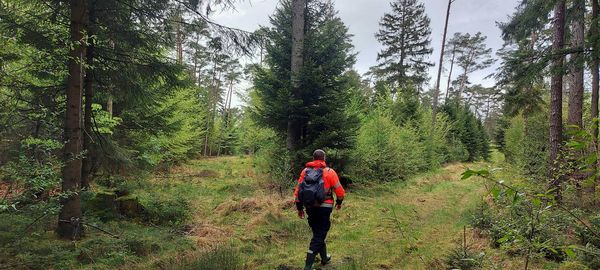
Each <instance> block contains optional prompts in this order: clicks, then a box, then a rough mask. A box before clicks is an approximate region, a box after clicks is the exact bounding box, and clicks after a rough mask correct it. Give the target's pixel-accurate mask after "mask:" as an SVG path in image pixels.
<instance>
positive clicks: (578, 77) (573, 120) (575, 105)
mask: <svg viewBox="0 0 600 270" xmlns="http://www.w3.org/2000/svg"><path fill="white" fill-rule="evenodd" d="M573 11H574V12H573V22H572V25H571V29H572V32H573V37H572V41H571V47H572V49H573V50H576V51H577V52H575V53H573V54H571V76H572V79H571V89H570V91H569V117H568V122H567V123H568V124H569V126H574V127H575V126H576V127H577V129H578V130H580V129H581V128H582V127H583V87H584V86H583V70H584V64H585V60H584V57H583V49H584V38H585V34H584V32H585V25H584V23H585V22H584V20H585V0H574V1H573Z"/></svg>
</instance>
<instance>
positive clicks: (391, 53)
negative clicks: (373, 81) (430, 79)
mask: <svg viewBox="0 0 600 270" xmlns="http://www.w3.org/2000/svg"><path fill="white" fill-rule="evenodd" d="M390 6H391V8H392V11H391V12H390V13H386V14H385V15H384V16H383V18H382V19H381V21H380V23H379V25H380V27H381V28H380V30H379V32H378V33H377V34H376V35H375V36H376V37H377V39H378V40H379V42H381V44H382V45H383V46H384V49H383V50H382V51H381V52H380V53H379V54H378V55H377V60H378V61H380V64H379V66H378V67H379V69H380V74H382V75H383V77H384V78H385V79H386V81H388V83H390V84H391V85H392V86H393V87H395V88H398V89H401V90H403V89H405V88H411V87H410V86H413V87H412V88H413V89H417V90H422V86H423V84H424V83H425V82H426V80H427V68H428V67H429V66H431V64H430V63H428V62H427V61H426V60H427V57H428V56H429V55H430V54H431V53H432V52H433V49H432V48H431V46H430V44H431V37H430V36H431V28H430V26H429V24H430V19H429V17H427V14H426V13H425V6H424V5H423V4H422V3H419V2H418V0H395V1H394V2H392V3H390Z"/></svg>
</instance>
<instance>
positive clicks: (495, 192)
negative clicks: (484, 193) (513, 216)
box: [490, 186, 500, 200]
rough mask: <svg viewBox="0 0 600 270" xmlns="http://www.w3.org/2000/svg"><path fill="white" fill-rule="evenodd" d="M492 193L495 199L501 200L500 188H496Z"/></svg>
mask: <svg viewBox="0 0 600 270" xmlns="http://www.w3.org/2000/svg"><path fill="white" fill-rule="evenodd" d="M490 192H491V193H492V196H493V197H494V199H496V200H497V199H499V198H500V188H499V187H498V186H494V187H493V188H492V190H491V191H490Z"/></svg>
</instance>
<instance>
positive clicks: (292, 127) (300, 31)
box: [286, 0, 306, 151]
mask: <svg viewBox="0 0 600 270" xmlns="http://www.w3.org/2000/svg"><path fill="white" fill-rule="evenodd" d="M305 8H306V0H292V59H291V73H292V78H291V80H292V94H291V97H290V98H291V100H292V101H297V100H299V99H300V98H301V97H300V96H299V94H298V92H299V90H300V89H299V88H300V83H301V82H300V72H301V70H302V66H303V65H304V23H305V19H304V16H305V14H304V11H305ZM301 129H302V123H301V121H300V119H299V116H298V115H290V116H288V124H287V140H286V144H287V149H288V150H290V151H294V150H296V149H297V148H298V144H299V141H300V133H301Z"/></svg>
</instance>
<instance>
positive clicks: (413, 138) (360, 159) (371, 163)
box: [350, 112, 427, 182]
mask: <svg viewBox="0 0 600 270" xmlns="http://www.w3.org/2000/svg"><path fill="white" fill-rule="evenodd" d="M418 139H419V136H418V134H417V132H416V131H415V130H414V129H412V128H410V127H403V128H400V127H398V126H396V124H395V123H394V121H393V120H392V119H391V117H390V116H389V115H388V114H386V113H383V112H375V113H372V114H371V115H369V116H368V117H367V119H365V123H364V124H363V125H362V126H361V128H360V130H359V132H358V137H357V141H356V149H355V151H354V153H353V154H352V161H353V162H352V163H353V165H352V166H350V172H351V175H352V176H353V177H352V179H354V180H353V181H354V182H369V181H375V182H388V181H395V180H402V179H406V178H407V177H408V176H410V175H412V174H414V173H416V172H418V171H419V170H422V169H423V168H424V167H425V166H426V165H427V162H426V161H425V155H424V151H425V148H424V145H423V143H422V142H420V141H419V140H418Z"/></svg>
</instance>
